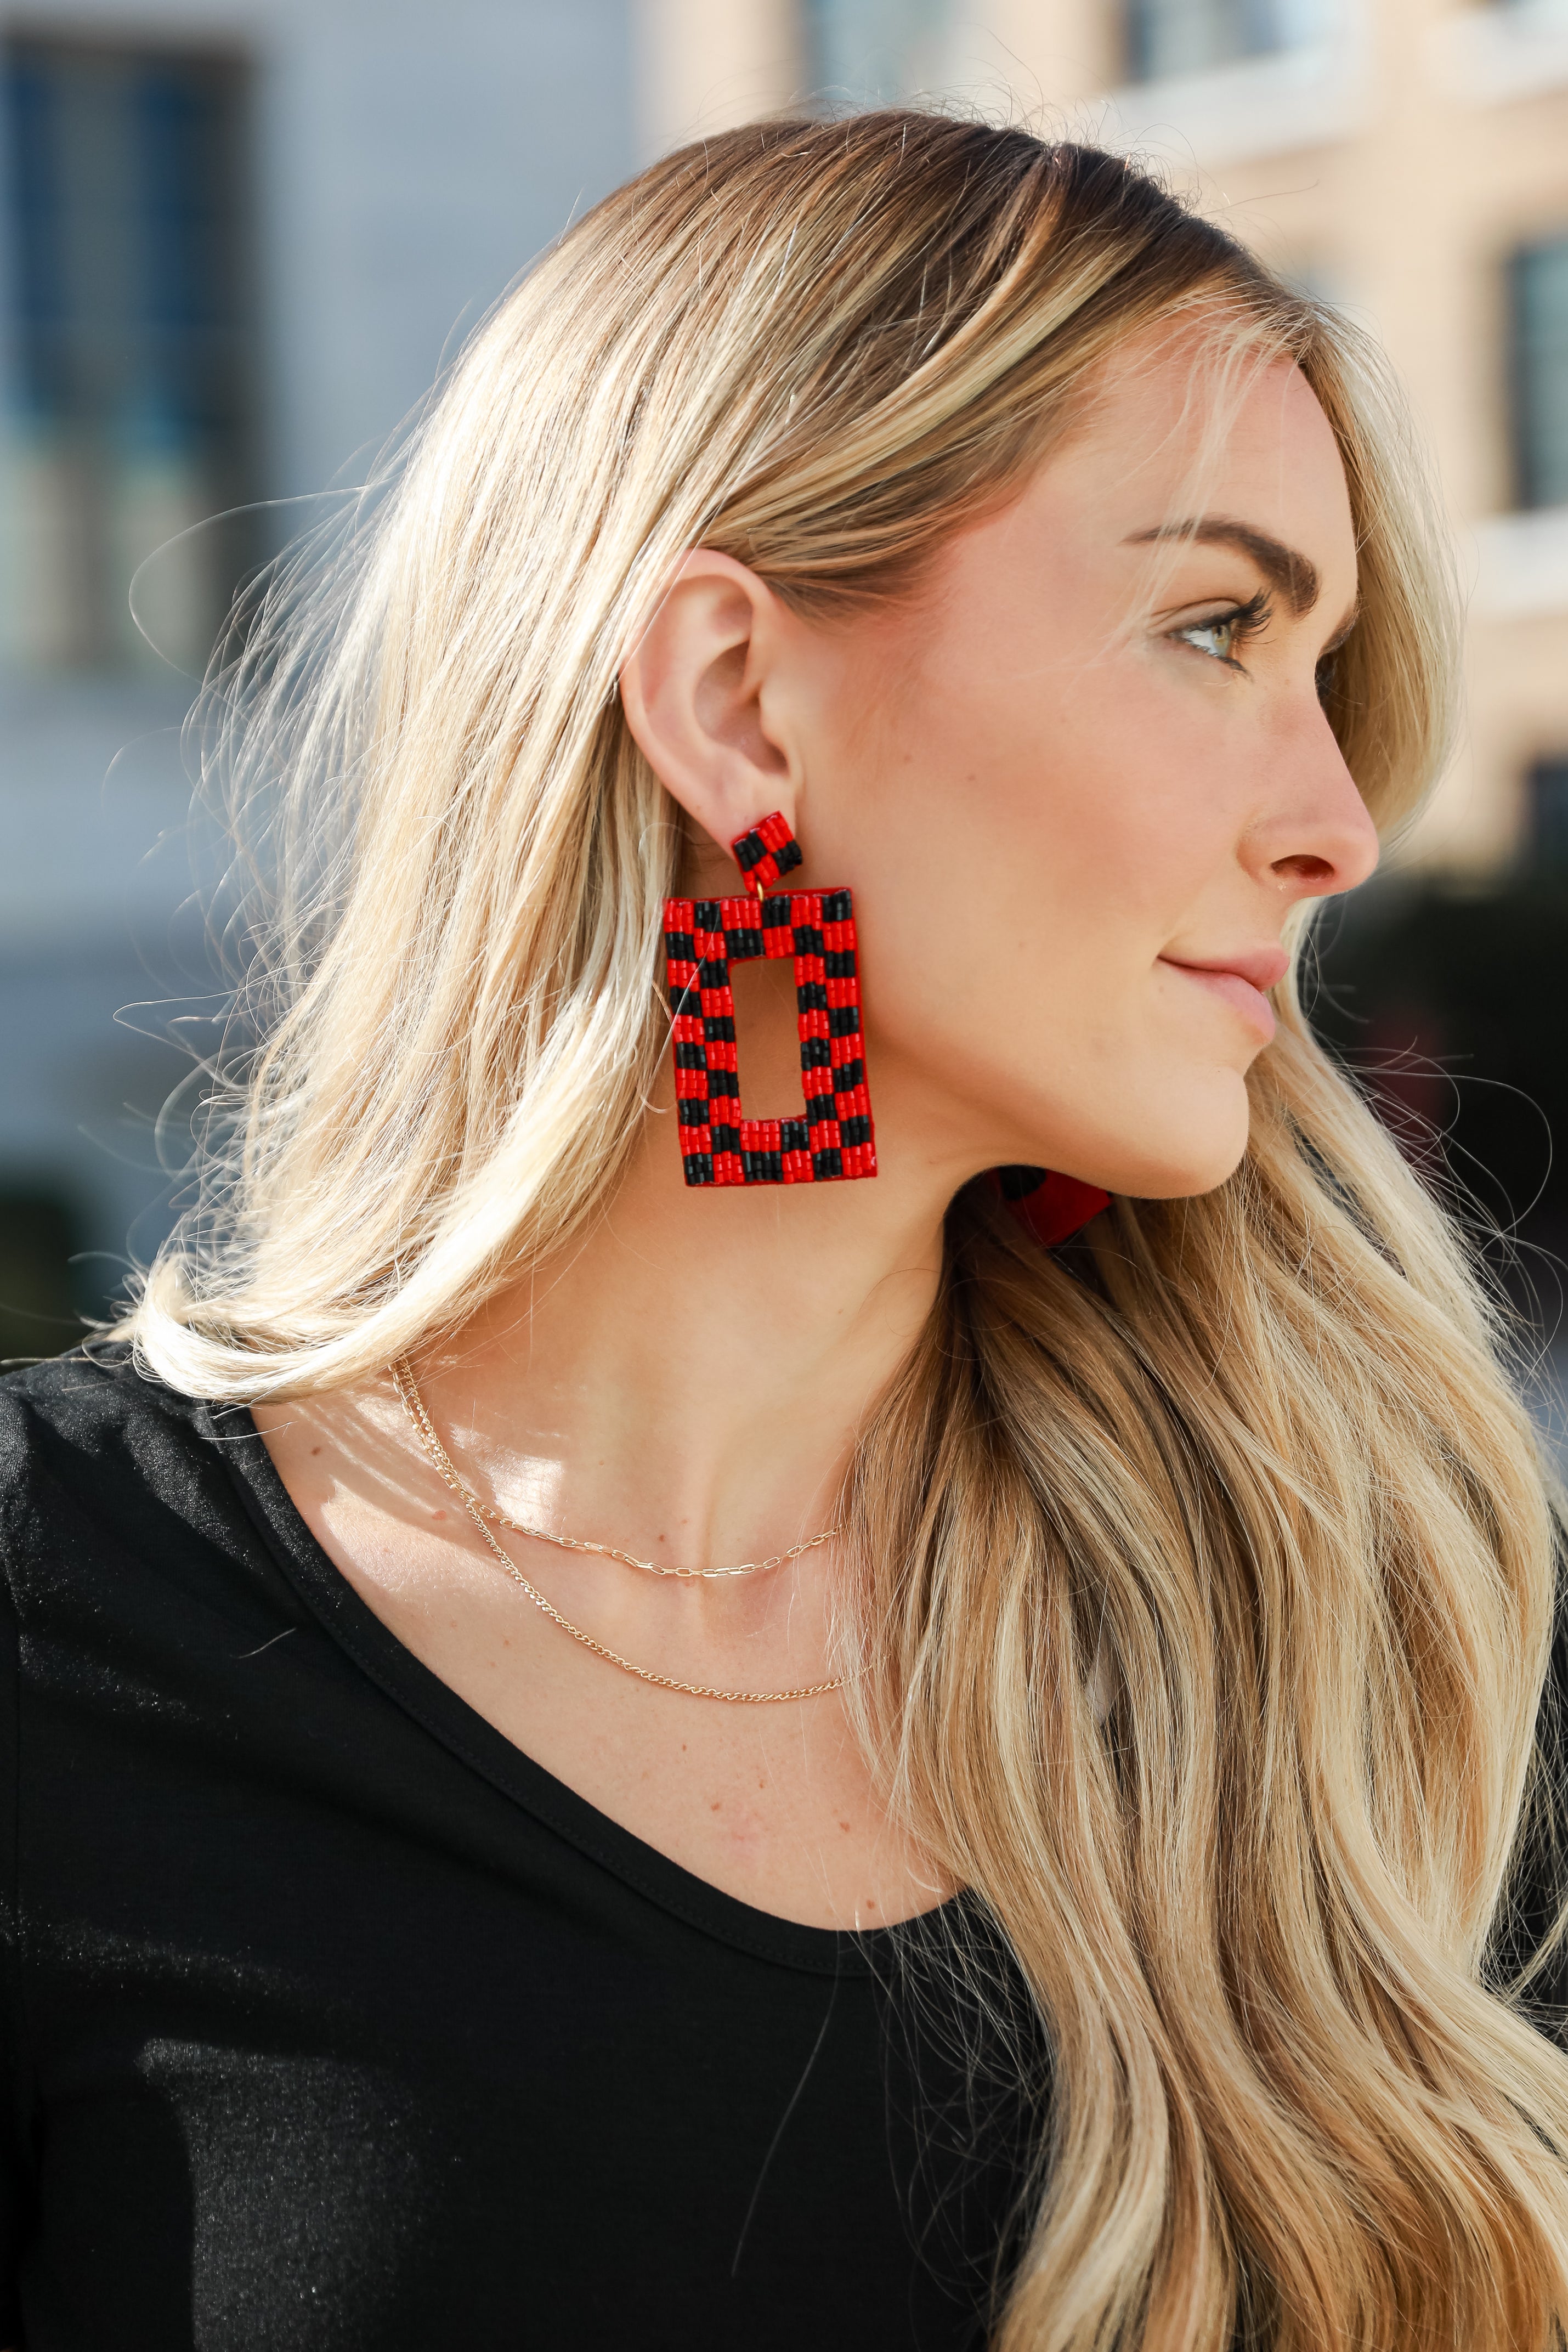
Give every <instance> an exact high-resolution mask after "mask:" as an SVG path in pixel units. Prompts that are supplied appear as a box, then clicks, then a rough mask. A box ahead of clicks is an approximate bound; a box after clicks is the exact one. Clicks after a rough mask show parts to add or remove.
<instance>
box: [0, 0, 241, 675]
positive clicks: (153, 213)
mask: <svg viewBox="0 0 1568 2352" xmlns="http://www.w3.org/2000/svg"><path fill="white" fill-rule="evenodd" d="M0 74H3V81H4V100H5V113H6V123H5V133H6V135H5V153H6V164H7V170H6V182H7V184H6V186H5V211H6V215H8V217H7V220H6V223H5V227H6V231H7V236H8V243H9V247H10V251H9V253H8V255H7V257H6V259H7V265H8V266H7V268H6V269H5V273H4V275H5V282H6V285H7V288H8V291H9V310H10V316H9V319H8V320H7V321H6V333H5V355H6V362H7V364H6V371H5V373H6V384H5V392H6V399H5V428H6V429H5V444H6V446H5V459H6V473H7V475H8V477H9V479H8V482H7V485H6V489H7V500H6V502H7V504H8V506H9V508H10V510H11V520H10V527H9V530H8V531H7V534H6V544H5V581H4V587H5V604H6V612H5V638H6V640H7V643H6V646H5V651H6V652H7V653H8V654H10V655H11V656H13V657H14V658H20V659H22V660H26V661H33V662H38V663H43V664H48V665H60V666H66V667H102V666H104V665H107V664H113V663H116V662H120V661H125V660H131V659H137V658H141V657H143V656H145V647H144V646H143V645H142V642H141V638H140V636H139V635H138V633H137V631H136V628H135V625H134V624H133V622H132V620H131V613H130V609H129V591H130V586H131V575H132V574H133V573H134V572H136V570H137V567H138V566H139V565H140V564H141V563H142V562H143V561H144V560H145V559H146V558H147V557H148V556H150V555H152V553H153V551H154V550H157V549H162V548H166V547H167V542H169V541H173V540H176V539H178V544H177V545H175V546H174V547H172V548H168V549H167V551H166V552H164V553H162V554H160V555H159V556H158V558H157V561H156V562H153V563H152V564H151V565H149V567H148V570H147V572H145V573H144V574H143V576H142V579H141V582H139V583H138V589H137V604H138V610H139V612H140V613H141V615H142V618H143V622H144V625H145V626H146V628H147V630H148V633H149V635H151V636H152V639H153V642H154V644H155V645H156V646H158V648H159V650H160V651H161V652H162V653H163V654H165V655H166V656H169V657H170V658H171V659H172V660H173V661H175V662H176V663H178V664H179V666H180V667H183V668H186V669H194V670H199V669H200V668H201V667H203V665H204V662H205V659H206V656H207V654H208V652H209V651H210V649H211V646H212V643H213V639H214V635H215V633H216V631H217V628H218V626H219V624H220V622H221V620H222V616H223V614H224V611H225V607H226V604H227V602H228V595H229V592H230V590H231V588H232V585H233V583H234V582H235V578H236V576H237V574H238V572H239V571H240V570H241V569H243V566H244V562H245V560H246V555H247V554H248V549H247V548H246V546H245V544H244V538H245V534H244V530H243V527H236V526H234V525H228V526H216V527H214V526H211V525H209V526H208V527H207V528H206V529H204V530H193V528H192V527H193V525H196V524H199V523H201V522H202V521H203V520H204V518H206V517H209V516H213V515H215V514H217V513H219V512H220V511H222V510H223V509H226V508H231V507H234V506H236V505H238V504H240V503H241V502H242V501H243V500H244V499H246V497H247V496H248V495H250V473H251V464H250V446H251V430H250V385H251V381H252V378H253V374H254V369H253V365H252V362H251V352H250V337H249V333H248V313H249V309H250V303H249V287H248V273H247V269H246V250H245V246H246V240H245V236H244V225H243V213H244V205H243V183H244V177H245V173H244V160H243V158H244V140H243V118H244V100H245V86H244V72H243V68H241V67H240V66H239V65H238V64H237V62H236V61H235V60H234V59H232V58H214V57H211V56H206V55H200V54H192V53H187V52H182V51H179V50H172V49H152V48H149V49H145V50H136V49H131V48H120V47H99V46H98V45H96V44H89V43H86V42H82V43H76V42H68V41H47V40H42V39H31V38H24V37H16V38H13V39H11V40H9V41H7V42H6V43H5V47H4V49H3V50H0ZM183 532H190V533H191V536H189V537H186V538H183V539H182V538H179V536H178V535H179V534H181V533H183ZM147 657H148V658H150V656H147Z"/></svg>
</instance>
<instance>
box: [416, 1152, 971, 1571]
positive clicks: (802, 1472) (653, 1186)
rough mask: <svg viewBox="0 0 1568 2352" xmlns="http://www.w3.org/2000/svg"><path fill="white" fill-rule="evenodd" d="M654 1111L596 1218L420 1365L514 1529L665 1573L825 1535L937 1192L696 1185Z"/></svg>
mask: <svg viewBox="0 0 1568 2352" xmlns="http://www.w3.org/2000/svg"><path fill="white" fill-rule="evenodd" d="M671 1124H672V1122H671V1121H670V1120H668V1119H667V1118H654V1119H651V1120H650V1121H649V1123H648V1130H647V1132H646V1133H645V1135H644V1138H643V1142H642V1144H641V1146H640V1147H639V1150H638V1151H637V1153H636V1156H635V1158H634V1160H633V1162H632V1167H631V1169H630V1171H628V1174H627V1176H626V1178H625V1181H623V1183H622V1187H621V1189H620V1191H619V1192H618V1193H617V1194H616V1196H615V1198H614V1200H613V1202H612V1204H611V1206H610V1207H609V1209H608V1211H607V1213H606V1215H605V1216H604V1218H603V1219H602V1221H601V1223H599V1224H598V1225H597V1226H596V1227H595V1228H594V1229H593V1230H592V1231H591V1233H590V1234H588V1236H587V1237H586V1238H584V1239H583V1240H582V1241H580V1243H579V1244H577V1245H576V1246H575V1247H574V1248H572V1249H571V1250H570V1251H569V1252H565V1253H562V1254H561V1255H559V1256H558V1257H556V1258H555V1259H554V1260H553V1261H551V1262H549V1263H546V1264H544V1265H539V1266H538V1267H536V1268H535V1269H533V1271H532V1272H531V1273H530V1275H529V1276H528V1279H527V1280H526V1281H525V1282H523V1283H520V1284H518V1285H517V1286H514V1287H513V1288H511V1289H509V1290H507V1291H506V1292H504V1293H502V1294H500V1295H499V1296H498V1297H497V1298H495V1299H494V1300H493V1301H492V1302H491V1303H490V1304H489V1306H488V1307H486V1309H485V1310H484V1311H483V1312H482V1313H481V1314H480V1315H479V1316H477V1317H476V1318H474V1320H473V1321H472V1322H471V1323H470V1324H469V1325H468V1326H467V1327H466V1328H465V1330H464V1332H463V1333H462V1334H461V1336H460V1339H459V1341H458V1343H457V1345H456V1346H455V1348H454V1349H452V1350H451V1351H450V1352H449V1353H447V1354H445V1355H444V1356H443V1357H441V1358H440V1359H438V1360H433V1361H432V1362H431V1364H430V1365H429V1366H428V1368H426V1369H424V1370H422V1372H421V1382H422V1386H423V1389H424V1391H425V1393H426V1395H427V1397H428V1398H429V1400H430V1402H432V1405H433V1408H434V1411H435V1412H436V1413H437V1417H438V1419H439V1420H440V1421H441V1422H442V1423H444V1426H445V1428H446V1429H447V1431H448V1432H449V1433H451V1436H452V1440H453V1443H454V1444H455V1447H456V1448H457V1449H458V1450H459V1451H460V1453H461V1454H462V1456H463V1462H464V1466H465V1475H473V1474H482V1479H483V1483H484V1484H485V1485H486V1486H487V1487H488V1488H489V1489H490V1490H491V1491H492V1492H493V1493H494V1494H495V1496H497V1499H498V1500H499V1501H500V1502H501V1504H502V1507H503V1508H505V1509H507V1510H508V1511H509V1512H510V1513H512V1514H513V1515H514V1516H516V1517H523V1518H528V1519H531V1520H533V1521H535V1522H536V1523H538V1524H540V1525H544V1526H547V1527H549V1528H551V1529H552V1530H553V1531H555V1532H557V1533H562V1534H569V1535H573V1536H577V1537H585V1538H591V1539H592V1540H595V1541H606V1542H611V1543H614V1544H617V1545H620V1546H621V1547H622V1548H623V1549H628V1550H631V1551H632V1552H635V1553H636V1554H637V1555H638V1556H639V1557H640V1558H643V1559H650V1560H654V1561H657V1562H658V1563H659V1564H660V1565H664V1566H682V1567H691V1568H703V1567H709V1566H722V1565H727V1564H729V1563H731V1562H734V1561H739V1560H743V1559H757V1558H760V1557H762V1556H763V1555H764V1554H767V1553H772V1552H776V1551H778V1550H779V1549H783V1548H784V1547H786V1546H788V1545H789V1544H792V1543H796V1542H799V1541H800V1540H801V1539H802V1538H804V1537H806V1536H809V1535H814V1534H816V1533H817V1532H818V1531H819V1530H820V1529H821V1528H825V1527H828V1526H831V1524H832V1522H833V1520H834V1519H835V1517H836V1516H837V1508H838V1495H839V1489H840V1486H841V1481H842V1478H843V1475H844V1471H845V1469H846V1466H847V1465H848V1462H849V1458H850V1454H851V1451H852V1445H853V1442H854V1435H855V1431H856V1428H857V1426H858V1425H859V1423H861V1421H862V1418H863V1416H864V1414H865V1412H866V1411H867V1409H868V1407H869V1406H870V1405H871V1404H872V1403H873V1402H874V1401H875V1399H876V1398H877V1396H878V1395H879V1394H880V1393H881V1391H883V1388H884V1387H885V1386H886V1384H887V1382H888V1381H890V1380H891V1378H892V1377H893V1375H894V1372H895V1371H896V1370H897V1369H898V1367H899V1365H900V1364H901V1362H902V1361H903V1360H904V1358H905V1356H906V1355H907V1354H908V1351H909V1349H910V1348H911V1347H912V1346H913V1344H914V1342H915V1339H916V1337H917V1336H918V1334H919V1331H920V1329H921V1327H922V1325H923V1323H924V1321H925V1318H926V1316H927V1314H928V1313H929V1311H930V1307H931V1305H932V1301H933V1299H934V1297H935V1295H936V1284H937V1280H938V1277H939V1274H940V1268H941V1248H942V1240H941V1211H942V1204H943V1202H944V1201H945V1199H946V1189H947V1188H946V1185H945V1184H938V1185H935V1186H934V1185H933V1184H932V1183H931V1181H930V1177H929V1171H927V1174H926V1181H925V1184H924V1186H922V1185H920V1184H919V1183H918V1182H915V1183H913V1184H912V1183H910V1182H908V1181H905V1182H904V1183H903V1184H901V1183H900V1182H899V1181H898V1180H897V1179H896V1178H889V1177H886V1176H883V1177H879V1178H878V1179H877V1180H876V1181H874V1182H873V1183H841V1184H824V1185H810V1186H800V1187H769V1188H768V1189H767V1190H760V1189H759V1190H756V1191H753V1190H749V1189H747V1190H735V1191H722V1192H706V1191H702V1192H694V1191H688V1190H687V1189H686V1188H685V1185H684V1184H683V1183H682V1181H681V1176H680V1170H679V1166H678V1161H677V1158H676V1152H675V1146H674V1136H673V1135H672V1134H671V1133H670V1132H669V1131H668V1130H669V1128H670V1126H671Z"/></svg>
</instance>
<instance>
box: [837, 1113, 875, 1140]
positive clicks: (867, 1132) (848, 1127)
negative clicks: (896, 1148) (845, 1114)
mask: <svg viewBox="0 0 1568 2352" xmlns="http://www.w3.org/2000/svg"><path fill="white" fill-rule="evenodd" d="M839 1141H840V1142H841V1143H869V1142H870V1141H871V1121H870V1119H869V1118H841V1119H840V1121H839Z"/></svg>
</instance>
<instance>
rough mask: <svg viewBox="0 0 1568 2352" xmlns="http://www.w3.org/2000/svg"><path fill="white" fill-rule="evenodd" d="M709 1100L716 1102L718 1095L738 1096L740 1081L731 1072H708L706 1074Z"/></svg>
mask: <svg viewBox="0 0 1568 2352" xmlns="http://www.w3.org/2000/svg"><path fill="white" fill-rule="evenodd" d="M707 1090H708V1095H709V1097H710V1099H712V1100H713V1101H715V1102H716V1101H717V1100H718V1097H720V1095H734V1096H735V1097H737V1099H738V1097H739V1095H740V1080H739V1078H738V1077H737V1075H736V1073H735V1072H734V1071H733V1070H710V1071H709V1072H708V1074H707Z"/></svg>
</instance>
